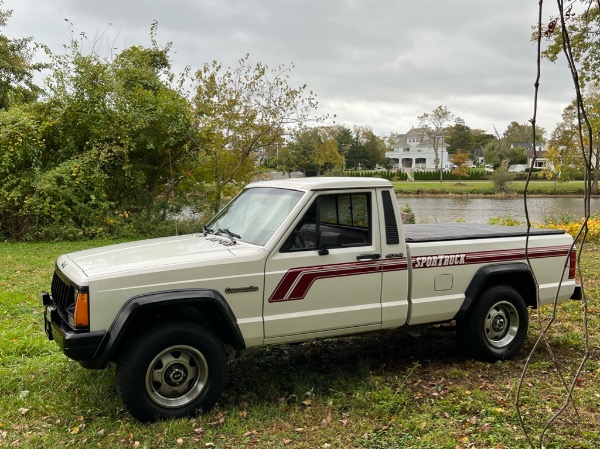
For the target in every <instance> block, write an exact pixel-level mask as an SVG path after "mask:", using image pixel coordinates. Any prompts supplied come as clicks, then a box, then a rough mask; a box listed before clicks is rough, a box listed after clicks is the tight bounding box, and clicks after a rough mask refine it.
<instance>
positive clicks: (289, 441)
mask: <svg viewBox="0 0 600 449" xmlns="http://www.w3.org/2000/svg"><path fill="white" fill-rule="evenodd" d="M282 441H283V444H290V443H291V442H292V440H291V439H290V438H284V439H283V440H282Z"/></svg>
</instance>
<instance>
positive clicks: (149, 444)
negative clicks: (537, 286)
mask: <svg viewBox="0 0 600 449" xmlns="http://www.w3.org/2000/svg"><path fill="white" fill-rule="evenodd" d="M105 243H107V242H77V243H52V244H10V243H0V260H2V265H1V266H0V397H2V400H1V401H2V402H1V403H2V407H0V447H7V448H8V447H23V448H49V449H53V448H56V449H58V448H61V449H63V448H79V447H84V446H85V447H98V448H107V447H140V448H198V447H202V448H206V447H208V448H210V447H215V448H226V447H227V448H242V447H260V448H369V449H371V448H373V449H375V448H377V449H381V448H383V449H386V448H423V449H425V448H427V449H430V448H444V449H445V448H455V447H458V448H473V447H477V448H497V447H501V448H504V447H510V448H511V449H513V448H526V447H528V445H527V442H526V440H525V437H524V435H523V434H522V432H521V430H520V428H519V425H518V420H517V415H516V412H515V406H514V401H515V392H516V386H517V383H518V378H519V375H520V373H521V369H522V367H523V363H524V358H525V356H526V354H527V350H528V349H530V348H531V346H532V344H533V343H534V341H535V338H536V334H537V329H538V328H539V326H538V325H537V324H536V321H535V320H536V315H537V314H536V313H532V330H531V332H530V336H529V338H528V340H527V343H526V348H525V351H523V353H522V354H521V356H520V357H517V358H516V359H514V360H511V361H507V362H503V363H496V364H487V363H481V362H476V361H473V360H469V359H466V358H465V357H464V356H463V354H462V353H461V351H460V349H459V348H458V346H457V344H456V342H455V339H454V334H453V333H452V332H448V331H447V330H444V329H438V330H435V331H432V332H428V333H427V334H426V335H424V336H422V337H419V338H412V337H409V336H406V335H404V334H402V333H400V332H386V333H381V334H376V335H369V336H364V337H353V338H346V339H330V340H323V341H318V342H310V343H305V344H302V345H291V346H285V345H284V346H277V347H269V348H264V349H260V350H256V351H252V352H250V353H248V354H247V355H245V356H244V357H242V358H240V359H238V360H235V361H233V362H231V364H230V372H231V376H230V382H229V385H228V388H227V390H226V392H225V394H224V396H223V398H222V399H221V401H220V402H219V404H218V406H217V407H216V409H215V410H213V411H211V412H210V413H209V414H206V415H202V416H199V417H197V418H194V419H179V420H173V421H169V422H161V423H156V424H150V425H144V424H140V423H138V422H136V421H135V420H133V419H132V418H131V417H130V416H129V415H128V413H127V412H126V411H125V410H124V409H123V406H122V404H121V403H120V401H119V399H118V397H117V394H116V388H115V380H114V368H113V367H110V368H108V369H106V370H103V371H89V370H85V369H83V368H81V367H80V366H79V365H78V364H77V363H74V362H72V361H69V360H68V359H67V358H65V357H64V356H63V355H62V354H61V353H60V352H59V351H58V348H57V346H56V344H54V342H48V341H46V339H45V336H44V334H43V330H42V325H41V324H42V320H41V315H42V307H41V305H40V302H39V291H40V290H43V289H48V288H49V285H48V284H49V282H50V277H51V274H52V270H53V266H54V260H55V258H56V257H57V256H58V255H59V254H61V253H64V252H68V251H73V250H76V249H80V248H87V247H90V246H98V245H100V244H105ZM598 251H600V246H598V245H596V246H590V247H589V248H587V249H586V251H585V253H584V254H583V265H584V275H585V282H586V284H585V285H586V294H587V297H588V301H589V305H588V307H589V312H590V320H589V329H590V334H591V335H590V348H591V357H590V359H589V361H588V362H587V363H586V365H585V368H584V370H583V373H582V376H581V378H580V380H579V381H578V382H577V387H576V389H575V396H574V400H575V404H576V406H577V413H578V414H575V412H574V411H573V408H569V409H568V410H567V412H566V413H565V415H563V416H562V417H560V418H559V419H558V420H557V422H556V424H555V425H554V426H553V427H552V428H551V430H550V432H549V434H548V438H547V439H546V440H545V442H544V445H545V447H546V448H576V447H581V448H596V447H599V446H600V433H599V428H598V422H600V397H599V396H598V394H599V391H600V389H599V386H600V258H599V257H598ZM549 314H550V310H549V309H544V311H543V314H542V319H543V320H544V321H545V320H547V319H548V317H549ZM581 316H582V304H581V303H580V302H568V303H565V304H563V305H561V306H560V310H559V314H558V319H557V321H556V323H555V324H554V326H553V327H552V330H551V333H550V335H549V345H550V347H551V348H552V349H553V351H554V352H555V353H556V355H557V357H558V358H559V360H560V366H561V369H562V371H563V375H564V376H565V377H566V378H567V381H570V380H571V377H572V375H573V372H574V369H575V367H576V366H577V364H578V363H579V360H580V358H581V354H582V352H583V350H584V346H585V341H584V339H583V338H582V337H581V331H582V325H581ZM563 400H564V389H563V387H562V384H561V382H560V381H559V379H558V377H557V376H556V373H555V370H554V364H553V363H552V362H551V360H550V359H549V357H548V356H547V354H546V353H545V351H544V350H541V351H539V352H538V353H537V354H536V355H534V357H533V360H532V364H531V367H530V369H529V371H528V373H527V375H526V378H525V383H524V389H523V395H522V407H523V413H524V416H525V423H526V426H527V428H528V429H530V430H531V431H532V432H534V433H535V432H537V431H539V429H540V428H541V427H542V426H543V425H544V423H545V422H546V420H548V419H549V418H550V417H551V415H552V413H553V412H554V411H555V410H556V409H557V408H558V407H559V406H560V405H561V404H562V401H563Z"/></svg>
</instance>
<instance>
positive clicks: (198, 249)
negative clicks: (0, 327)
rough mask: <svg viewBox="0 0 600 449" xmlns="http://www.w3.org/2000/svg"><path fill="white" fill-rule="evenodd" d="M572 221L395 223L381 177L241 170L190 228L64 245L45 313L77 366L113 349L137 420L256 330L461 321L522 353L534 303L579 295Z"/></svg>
mask: <svg viewBox="0 0 600 449" xmlns="http://www.w3.org/2000/svg"><path fill="white" fill-rule="evenodd" d="M572 243H573V242H572V239H571V237H570V236H569V235H568V234H565V233H563V232H561V231H556V230H549V229H531V230H530V234H529V235H527V230H526V229H524V228H516V227H504V226H490V225H469V224H459V223H452V224H426V225H404V226H402V223H401V214H400V211H399V209H398V205H397V201H396V198H395V196H394V191H393V187H392V185H391V184H390V183H389V182H388V181H385V180H381V179H367V178H362V179H361V178H304V179H288V180H282V181H265V182H257V183H253V184H250V185H248V186H247V187H246V188H245V189H244V190H243V191H242V192H241V193H240V194H239V195H238V196H237V197H236V198H234V199H233V200H232V201H231V202H230V203H229V204H228V205H227V206H226V207H225V208H224V209H223V210H222V211H221V212H219V213H218V214H217V215H216V216H215V217H214V218H213V219H212V220H211V221H210V222H208V223H207V224H206V225H205V226H204V227H203V230H202V232H199V233H198V234H193V235H185V236H178V237H168V238H160V239H153V240H146V241H138V242H131V243H123V244H118V245H112V246H107V247H103V248H96V249H90V250H86V251H80V252H76V253H72V254H66V255H63V256H60V257H59V258H58V260H57V263H56V269H55V273H54V277H53V280H52V287H51V295H50V294H48V293H46V292H43V293H42V301H43V304H44V306H45V319H44V323H45V329H46V333H47V336H48V338H49V339H51V340H52V339H54V340H55V341H56V342H57V343H58V345H59V346H60V348H61V349H62V351H63V352H64V353H65V354H66V355H67V356H68V357H70V358H72V359H74V360H77V361H78V362H79V363H80V364H81V365H83V366H84V367H86V368H104V367H105V366H107V364H109V363H110V362H116V364H117V371H116V376H117V389H118V392H119V395H120V396H121V398H122V400H123V402H124V404H125V405H126V407H127V409H128V410H129V411H130V412H131V413H132V415H133V416H135V417H136V418H137V419H139V420H141V421H153V420H156V419H167V418H171V417H180V416H187V415H192V414H194V413H197V412H198V411H199V410H208V409H210V408H211V407H212V406H213V405H214V404H215V402H216V401H217V400H218V398H219V397H220V394H221V392H222V390H223V388H224V386H225V381H226V377H227V361H228V358H229V357H233V356H235V355H236V354H238V353H239V352H241V351H243V350H245V349H249V348H255V347H259V346H264V345H272V344H282V343H292V342H301V341H305V340H311V339H315V338H326V337H339V336H344V335H354V334H359V333H362V332H372V331H380V330H383V329H395V328H403V329H406V330H407V331H409V332H411V333H417V332H422V331H423V330H424V329H425V328H426V327H427V326H430V325H434V324H438V323H445V322H450V321H452V320H455V321H456V328H457V333H458V340H459V342H460V343H461V345H462V346H463V348H464V350H465V351H466V353H467V354H468V355H470V356H472V357H475V358H478V359H482V360H490V361H493V360H498V359H504V358H508V357H511V356H513V355H514V354H516V353H517V352H518V351H519V349H520V347H521V345H522V343H523V341H524V339H525V337H526V334H527V328H528V307H532V308H536V307H538V306H539V305H543V304H549V303H553V302H554V301H559V302H560V301H563V300H566V299H569V298H572V299H578V297H579V295H580V289H579V287H578V286H577V285H576V282H575V265H576V258H575V251H574V249H573V245H572Z"/></svg>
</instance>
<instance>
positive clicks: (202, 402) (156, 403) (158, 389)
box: [117, 321, 227, 422]
mask: <svg viewBox="0 0 600 449" xmlns="http://www.w3.org/2000/svg"><path fill="white" fill-rule="evenodd" d="M226 376H227V356H226V354H225V350H224V348H223V344H222V343H221V341H220V340H219V339H218V338H217V337H216V336H215V335H214V334H213V333H212V332H210V331H209V330H207V329H206V328H204V327H201V326H198V325H197V324H194V323H190V322H179V321H177V322H168V323H164V324H163V325H161V326H160V327H158V328H153V329H151V330H149V331H146V332H144V333H143V334H141V335H139V336H138V338H136V339H133V340H132V341H131V342H130V343H129V344H128V345H127V347H126V348H125V349H124V351H123V352H122V354H121V356H120V357H119V360H118V363H117V389H118V392H119V396H120V397H121V399H122V401H123V403H124V404H125V407H126V408H127V410H128V411H129V412H130V413H131V414H132V415H133V416H134V417H136V418H137V419H138V420H140V421H144V422H148V421H155V420H160V419H169V418H178V417H183V416H190V415H194V414H196V413H197V412H198V411H201V410H204V411H207V410H209V409H210V408H211V407H212V406H213V405H214V404H215V402H216V401H217V400H218V398H219V397H220V395H221V392H222V391H223V388H224V386H225V382H226Z"/></svg>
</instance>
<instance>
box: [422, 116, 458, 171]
mask: <svg viewBox="0 0 600 449" xmlns="http://www.w3.org/2000/svg"><path fill="white" fill-rule="evenodd" d="M417 119H418V120H419V123H420V126H421V127H422V128H423V129H424V130H425V132H427V133H428V134H429V135H430V136H431V138H432V139H433V153H434V161H433V162H434V164H435V169H436V170H438V169H439V168H440V155H439V147H440V145H441V144H442V143H443V142H444V137H445V135H446V134H447V133H448V129H447V128H448V125H449V124H450V123H451V122H452V121H454V116H453V115H452V113H451V112H450V111H448V109H447V108H446V106H438V107H437V108H435V109H434V110H433V111H432V112H430V113H425V114H423V115H420V116H418V117H417Z"/></svg>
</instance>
